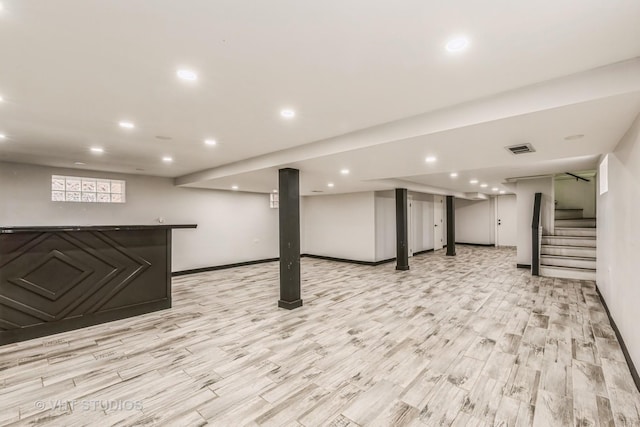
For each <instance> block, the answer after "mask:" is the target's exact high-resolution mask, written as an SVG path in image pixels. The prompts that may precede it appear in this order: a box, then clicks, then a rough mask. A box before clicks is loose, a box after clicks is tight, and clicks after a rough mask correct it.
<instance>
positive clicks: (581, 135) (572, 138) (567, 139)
mask: <svg viewBox="0 0 640 427" xmlns="http://www.w3.org/2000/svg"><path fill="white" fill-rule="evenodd" d="M580 138H584V135H583V134H581V133H578V134H575V135H569V136H565V137H564V139H565V140H566V141H575V140H576V139H580Z"/></svg>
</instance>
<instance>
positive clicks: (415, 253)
mask: <svg viewBox="0 0 640 427" xmlns="http://www.w3.org/2000/svg"><path fill="white" fill-rule="evenodd" d="M428 252H433V248H431V249H425V250H423V251H418V252H414V253H413V256H416V255H422V254H426V253H428Z"/></svg>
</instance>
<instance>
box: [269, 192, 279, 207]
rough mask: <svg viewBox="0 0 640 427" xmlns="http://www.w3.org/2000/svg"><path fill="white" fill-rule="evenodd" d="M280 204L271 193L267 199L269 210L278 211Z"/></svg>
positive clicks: (276, 196)
mask: <svg viewBox="0 0 640 427" xmlns="http://www.w3.org/2000/svg"><path fill="white" fill-rule="evenodd" d="M279 204H280V199H279V198H278V195H277V194H275V193H271V197H270V198H269V207H270V208H271V209H278V207H279Z"/></svg>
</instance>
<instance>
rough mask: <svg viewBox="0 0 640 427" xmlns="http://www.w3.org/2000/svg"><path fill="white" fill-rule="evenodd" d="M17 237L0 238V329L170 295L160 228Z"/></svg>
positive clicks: (82, 315) (80, 317) (79, 316)
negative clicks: (16, 240)
mask: <svg viewBox="0 0 640 427" xmlns="http://www.w3.org/2000/svg"><path fill="white" fill-rule="evenodd" d="M24 234H25V233H23V234H21V235H20V236H18V235H0V334H2V333H3V332H2V331H8V330H11V329H19V328H27V327H34V326H37V325H41V324H46V323H52V322H59V321H62V320H65V321H67V323H69V321H70V319H77V320H78V322H80V323H81V322H82V321H83V318H86V317H87V316H92V315H99V314H101V313H103V312H105V311H106V312H109V311H113V310H118V309H119V308H122V307H131V306H135V305H138V304H143V303H145V302H147V301H149V297H151V298H153V299H154V300H160V299H163V298H165V299H167V298H170V295H168V292H169V291H168V289H169V288H168V286H167V282H166V279H167V271H168V269H167V265H168V262H169V261H170V260H168V259H167V257H168V252H167V250H166V243H167V242H166V237H165V236H166V234H165V232H164V230H139V231H138V230H133V231H131V230H130V231H126V232H125V231H112V232H100V231H77V232H47V233H29V234H30V235H29V236H25V235H24ZM15 239H21V240H20V242H19V244H16V242H15ZM70 329H73V328H70Z"/></svg>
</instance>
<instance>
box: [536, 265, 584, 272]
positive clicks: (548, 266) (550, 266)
mask: <svg viewBox="0 0 640 427" xmlns="http://www.w3.org/2000/svg"><path fill="white" fill-rule="evenodd" d="M540 267H544V268H557V269H560V270H577V271H589V272H591V271H593V272H595V271H596V269H595V268H580V267H560V266H558V265H547V264H540Z"/></svg>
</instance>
